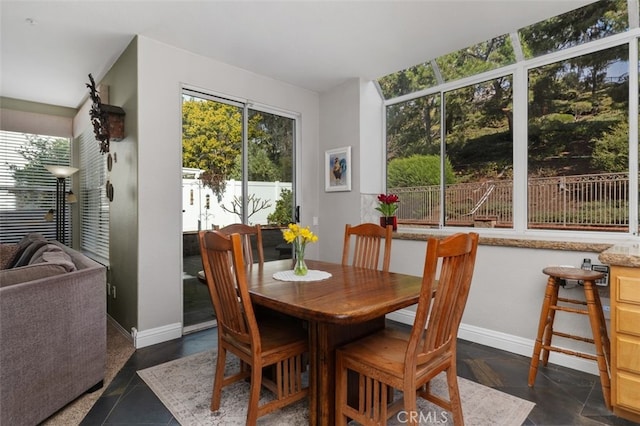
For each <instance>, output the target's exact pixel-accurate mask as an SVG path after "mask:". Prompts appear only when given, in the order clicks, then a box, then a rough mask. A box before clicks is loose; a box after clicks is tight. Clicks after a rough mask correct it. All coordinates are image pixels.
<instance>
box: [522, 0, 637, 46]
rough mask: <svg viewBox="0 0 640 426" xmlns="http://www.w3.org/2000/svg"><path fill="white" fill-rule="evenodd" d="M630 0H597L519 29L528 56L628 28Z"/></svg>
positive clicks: (595, 38)
mask: <svg viewBox="0 0 640 426" xmlns="http://www.w3.org/2000/svg"><path fill="white" fill-rule="evenodd" d="M627 27H628V17H627V1H626V0H607V1H596V2H593V3H592V4H589V5H587V6H584V7H581V8H579V9H575V10H572V11H570V12H567V13H565V14H563V15H560V16H555V17H552V18H549V19H546V20H544V21H541V22H538V23H536V24H533V25H530V26H528V27H526V28H523V29H522V30H520V31H519V35H520V40H521V43H522V45H523V46H522V48H523V51H524V53H525V56H526V57H527V58H532V57H534V56H539V55H542V54H545V53H548V52H553V51H557V50H560V49H565V48H567V47H571V46H576V45H580V44H583V43H587V42H589V41H593V40H597V39H600V38H603V37H607V36H609V35H612V34H616V33H619V32H621V31H624V30H625V29H626V28H627Z"/></svg>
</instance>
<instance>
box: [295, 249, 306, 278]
mask: <svg viewBox="0 0 640 426" xmlns="http://www.w3.org/2000/svg"><path fill="white" fill-rule="evenodd" d="M295 249H296V264H295V266H294V267H293V273H294V275H300V276H304V275H307V272H309V269H308V268H307V265H306V264H305V263H304V243H300V244H295Z"/></svg>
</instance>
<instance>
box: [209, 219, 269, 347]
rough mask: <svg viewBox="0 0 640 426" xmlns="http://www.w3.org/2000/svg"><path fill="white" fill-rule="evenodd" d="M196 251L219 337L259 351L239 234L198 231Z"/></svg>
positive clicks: (256, 329)
mask: <svg viewBox="0 0 640 426" xmlns="http://www.w3.org/2000/svg"><path fill="white" fill-rule="evenodd" d="M199 237H200V253H201V255H202V263H203V265H204V272H205V277H206V280H207V286H208V287H209V293H210V295H211V299H212V302H213V306H214V309H215V312H216V319H217V320H218V333H219V334H220V337H221V338H226V339H234V340H236V341H238V342H241V343H243V344H246V345H247V346H249V347H252V348H254V350H255V351H256V352H259V350H260V337H259V333H258V326H257V323H256V319H255V315H254V311H253V306H252V304H251V299H250V296H249V290H248V288H247V282H246V274H245V267H244V260H243V248H242V236H241V235H240V234H231V235H225V234H224V233H222V232H221V231H200V233H199Z"/></svg>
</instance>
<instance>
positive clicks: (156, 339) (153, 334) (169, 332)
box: [131, 322, 182, 349]
mask: <svg viewBox="0 0 640 426" xmlns="http://www.w3.org/2000/svg"><path fill="white" fill-rule="evenodd" d="M131 336H132V337H133V345H134V346H135V348H136V349H140V348H144V347H146V346H151V345H155V344H157V343H162V342H166V341H169V340H173V339H179V338H180V337H182V323H179V322H176V323H173V324H168V325H164V326H162V327H156V328H151V329H149V330H143V331H138V330H137V329H136V328H135V327H133V328H132V329H131Z"/></svg>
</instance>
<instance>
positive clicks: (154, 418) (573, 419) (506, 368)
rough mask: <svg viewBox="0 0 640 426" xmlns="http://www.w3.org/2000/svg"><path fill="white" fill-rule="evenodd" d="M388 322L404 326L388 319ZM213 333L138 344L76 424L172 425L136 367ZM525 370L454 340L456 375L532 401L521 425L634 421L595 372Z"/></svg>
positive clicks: (513, 358) (203, 345)
mask: <svg viewBox="0 0 640 426" xmlns="http://www.w3.org/2000/svg"><path fill="white" fill-rule="evenodd" d="M389 326H399V327H405V326H404V325H399V324H397V323H391V322H389ZM216 333H217V329H215V328H213V329H208V330H202V331H199V332H196V333H193V334H189V335H186V336H184V337H182V338H180V339H176V340H172V341H170V342H165V343H161V344H158V345H154V346H150V347H146V348H142V349H138V350H137V351H136V352H135V353H134V354H133V356H132V357H131V358H130V359H129V361H128V362H127V363H126V364H125V366H124V368H123V369H122V370H121V371H120V373H119V374H118V375H117V376H116V378H115V379H114V380H113V382H112V383H111V384H110V385H109V387H108V388H107V389H106V390H105V392H104V394H103V395H102V396H101V397H100V398H99V399H98V401H97V402H96V404H95V405H94V407H93V408H92V409H91V411H90V412H89V413H88V415H87V416H86V417H85V419H84V421H83V422H82V423H81V424H82V425H177V424H178V422H177V421H176V420H175V419H174V418H173V416H172V415H171V413H170V412H169V411H168V410H167V409H166V408H165V407H164V405H162V403H161V402H160V400H158V398H157V397H156V396H155V394H154V393H153V392H152V391H151V390H150V389H149V388H148V387H147V385H146V384H145V383H144V382H143V381H142V380H141V379H140V378H139V377H138V375H137V374H136V371H137V370H140V369H143V368H147V367H151V366H154V365H157V364H161V363H163V362H167V361H170V360H173V359H177V358H180V357H184V356H188V355H191V354H194V353H197V352H202V351H206V350H209V349H211V348H214V347H215V346H216V338H217V336H216ZM528 373H529V358H528V357H524V356H520V355H514V354H512V353H509V352H504V351H500V350H497V349H493V348H489V347H487V346H482V345H479V344H476V343H471V342H467V341H464V340H459V343H458V375H459V376H461V377H465V378H467V379H470V380H473V381H475V382H478V383H482V384H484V385H486V386H490V387H492V388H495V389H499V390H501V391H503V392H506V393H509V394H511V395H515V396H518V397H520V398H523V399H527V400H529V401H533V402H535V403H536V406H535V408H534V409H533V410H532V411H531V414H530V415H529V417H528V418H527V420H526V422H525V423H524V424H525V425H621V426H627V425H637V424H636V423H632V422H629V421H626V420H624V419H621V418H618V417H615V416H613V415H612V414H611V413H610V412H609V411H608V410H607V409H606V408H605V406H604V402H603V398H602V391H601V388H600V381H599V379H598V377H597V376H594V375H591V374H586V373H582V372H578V371H575V370H571V369H567V368H563V367H557V366H548V367H540V370H539V372H538V377H537V381H536V386H535V388H533V389H531V388H529V387H528V386H527V377H528ZM185 426H186V425H185ZM296 426H297V425H296Z"/></svg>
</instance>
